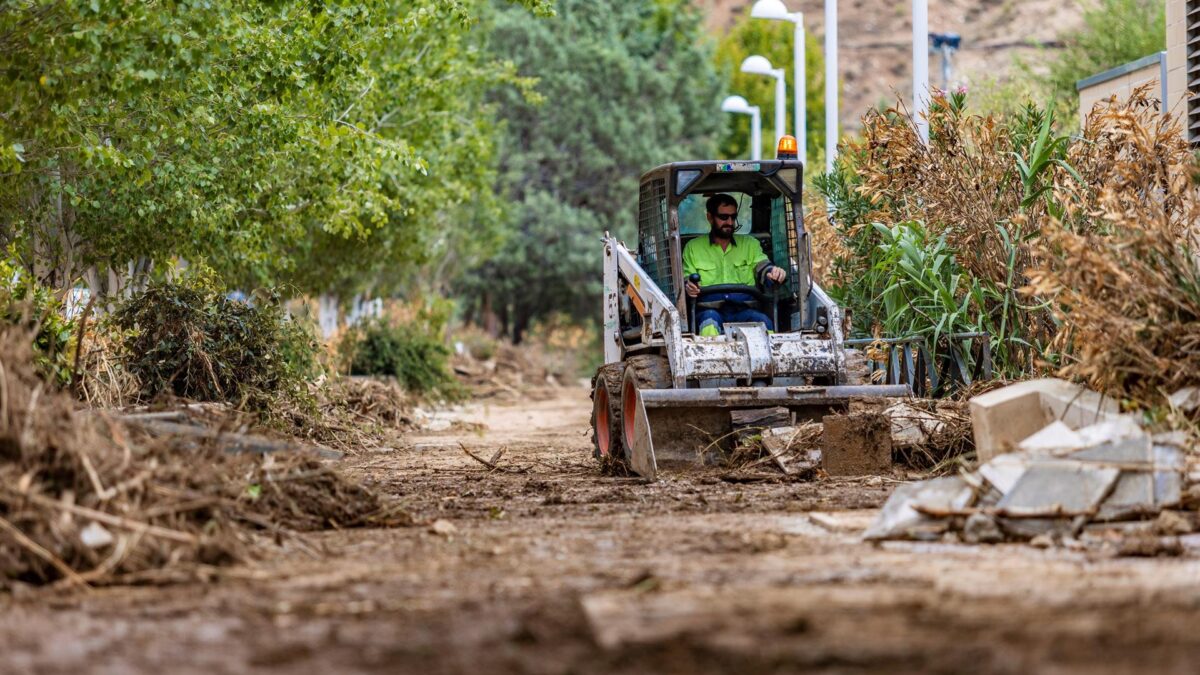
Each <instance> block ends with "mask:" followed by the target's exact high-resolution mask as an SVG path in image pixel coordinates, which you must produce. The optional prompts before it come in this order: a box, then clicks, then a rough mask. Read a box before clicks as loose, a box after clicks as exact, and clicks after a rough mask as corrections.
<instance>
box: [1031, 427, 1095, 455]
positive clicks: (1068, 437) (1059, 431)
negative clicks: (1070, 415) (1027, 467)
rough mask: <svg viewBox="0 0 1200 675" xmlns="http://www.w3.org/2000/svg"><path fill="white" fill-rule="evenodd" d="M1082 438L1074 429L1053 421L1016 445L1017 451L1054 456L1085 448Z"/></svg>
mask: <svg viewBox="0 0 1200 675" xmlns="http://www.w3.org/2000/svg"><path fill="white" fill-rule="evenodd" d="M1085 445H1086V444H1085V442H1084V440H1083V437H1081V436H1080V435H1079V434H1078V433H1076V432H1075V430H1074V429H1072V428H1071V427H1069V426H1067V425H1066V424H1064V423H1062V422H1061V421H1058V420H1055V421H1054V422H1051V423H1050V424H1049V425H1047V426H1045V427H1042V429H1041V430H1039V431H1037V432H1035V433H1034V434H1033V435H1032V436H1029V437H1028V438H1026V439H1025V440H1023V441H1021V442H1020V443H1018V444H1017V449H1018V450H1020V451H1021V452H1028V453H1030V454H1035V455H1036V454H1043V455H1044V454H1054V453H1059V452H1065V451H1070V450H1079V449H1081V448H1083V447H1084V446H1085Z"/></svg>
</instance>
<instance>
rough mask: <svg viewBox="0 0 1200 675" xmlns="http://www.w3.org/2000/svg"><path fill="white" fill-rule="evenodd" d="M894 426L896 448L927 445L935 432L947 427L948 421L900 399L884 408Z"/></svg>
mask: <svg viewBox="0 0 1200 675" xmlns="http://www.w3.org/2000/svg"><path fill="white" fill-rule="evenodd" d="M883 415H884V416H885V417H887V418H888V421H889V422H890V423H891V427H892V446H893V447H894V448H906V447H917V446H921V445H925V444H926V443H928V442H929V439H930V438H932V437H933V436H934V435H935V434H938V433H941V431H942V430H943V429H945V428H946V423H945V422H943V421H942V420H941V419H939V418H938V417H937V416H936V415H934V414H932V413H930V412H927V411H925V410H920V409H919V408H915V407H913V406H912V405H910V404H908V403H906V402H904V401H898V402H896V403H893V404H892V405H889V406H888V407H887V408H885V409H884V410H883Z"/></svg>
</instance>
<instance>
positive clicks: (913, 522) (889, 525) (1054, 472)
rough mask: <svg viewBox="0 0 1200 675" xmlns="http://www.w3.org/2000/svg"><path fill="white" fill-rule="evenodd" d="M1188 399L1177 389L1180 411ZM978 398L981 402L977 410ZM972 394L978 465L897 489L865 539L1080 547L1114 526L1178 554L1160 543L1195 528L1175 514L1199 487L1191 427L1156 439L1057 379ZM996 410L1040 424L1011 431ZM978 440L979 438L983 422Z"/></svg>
mask: <svg viewBox="0 0 1200 675" xmlns="http://www.w3.org/2000/svg"><path fill="white" fill-rule="evenodd" d="M1007 389H1017V391H1016V392H1008V391H1006V390H1007ZM1194 395H1195V393H1194V392H1191V393H1188V395H1187V396H1179V397H1178V398H1179V404H1178V405H1179V407H1182V405H1183V404H1185V402H1187V401H1189V400H1190V398H1191V397H1192V396H1194ZM979 398H987V399H988V400H985V401H984V402H983V405H977V400H976V399H979ZM976 399H973V400H972V401H971V409H972V416H973V422H977V421H980V420H982V423H983V424H984V425H985V426H986V429H985V430H984V432H985V433H984V434H983V436H984V438H983V440H984V442H985V443H987V444H989V445H988V448H989V450H990V451H989V452H988V453H981V464H980V465H979V467H978V468H977V469H975V470H974V471H969V472H967V471H963V472H962V473H961V474H960V475H957V476H949V477H939V478H933V479H930V480H926V481H921V482H918V483H910V484H906V485H902V486H901V487H899V488H897V489H896V491H895V492H894V493H893V494H892V496H891V497H890V498H889V499H888V501H887V503H886V504H885V505H884V507H883V510H882V511H881V512H880V514H879V516H878V518H877V519H876V521H875V523H874V524H873V525H872V526H871V527H870V528H869V529H868V530H867V531H866V532H865V533H864V535H863V536H864V538H865V539H867V540H883V539H911V540H942V539H947V538H951V539H958V540H961V541H963V542H966V543H972V544H975V543H979V544H982V543H998V542H1001V541H1014V540H1016V541H1028V542H1030V543H1034V544H1039V545H1046V544H1047V542H1061V543H1065V544H1068V545H1079V546H1086V542H1087V541H1093V542H1094V541H1101V540H1104V539H1105V538H1106V537H1108V536H1109V535H1111V534H1113V533H1114V532H1116V533H1124V534H1125V535H1127V536H1128V535H1131V534H1133V533H1136V534H1137V536H1139V537H1141V538H1142V539H1146V538H1147V537H1148V539H1146V541H1151V540H1153V541H1152V542H1151V544H1149V545H1148V544H1146V542H1140V543H1138V544H1137V545H1136V546H1132V547H1129V546H1126V548H1128V549H1129V550H1128V551H1127V552H1126V553H1125V554H1128V555H1145V554H1155V553H1153V551H1156V550H1157V551H1159V552H1160V553H1162V554H1168V555H1171V554H1177V550H1181V549H1180V544H1179V542H1178V541H1173V540H1172V541H1167V540H1171V539H1172V538H1173V537H1174V538H1178V537H1180V536H1181V535H1187V534H1188V533H1190V532H1192V531H1193V529H1194V528H1193V524H1194V523H1193V520H1192V518H1191V517H1190V514H1183V513H1180V512H1178V511H1171V510H1170V509H1176V508H1180V507H1181V506H1182V505H1183V504H1184V502H1185V500H1186V499H1187V497H1188V495H1189V494H1196V493H1200V465H1197V466H1190V459H1191V458H1190V457H1189V454H1188V451H1189V449H1190V448H1191V444H1192V441H1191V439H1189V437H1188V435H1187V434H1185V433H1181V432H1170V433H1165V434H1157V435H1151V434H1150V433H1149V432H1148V431H1147V430H1146V429H1145V428H1143V426H1142V425H1141V424H1140V423H1139V421H1138V418H1137V417H1135V416H1133V415H1127V414H1120V413H1118V412H1116V411H1115V410H1114V409H1113V408H1111V407H1110V406H1108V405H1107V403H1106V402H1105V401H1104V400H1102V399H1101V398H1099V396H1098V395H1096V394H1094V392H1088V391H1086V390H1080V389H1079V388H1077V387H1076V386H1075V385H1070V384H1069V383H1065V382H1061V381H1058V380H1037V381H1033V382H1023V383H1020V384H1017V385H1013V386H1011V387H1006V388H1003V389H1000V390H996V391H993V392H989V393H988V394H984V395H983V396H981V397H976ZM1071 399H1073V400H1074V401H1076V403H1072V402H1071ZM989 401H990V402H989ZM1076 405H1081V406H1084V407H1085V409H1083V410H1077V409H1075V407H1074V406H1076ZM998 409H1009V412H1014V411H1017V410H1018V409H1020V410H1024V411H1025V412H1026V413H1028V414H1031V415H1035V416H1039V415H1040V416H1041V417H1039V418H1038V419H1039V420H1040V421H1041V422H1042V423H1043V424H1042V426H1041V427H1038V428H1034V427H1033V426H1032V425H1030V424H1028V422H1029V420H1028V419H1026V420H1025V421H1024V422H1022V424H1023V425H1024V427H1023V428H1024V433H1025V435H1024V436H1023V437H1018V435H1016V434H1014V433H1012V430H1011V429H1008V428H1005V427H1003V426H1002V425H1001V424H999V418H998V417H996V415H995V411H996V410H998ZM977 411H978V412H980V415H978V416H977V415H976V412H977ZM1011 426H1012V427H1013V428H1016V427H1020V426H1021V425H1017V424H1014V425H1011ZM975 435H976V439H977V441H978V440H979V439H980V438H981V434H980V428H979V427H976V428H975ZM989 435H990V436H989ZM1001 437H1002V438H1001ZM1155 542H1157V543H1155ZM1156 546H1157V547H1158V548H1155V547H1156ZM1147 550H1149V551H1151V553H1146V551H1147Z"/></svg>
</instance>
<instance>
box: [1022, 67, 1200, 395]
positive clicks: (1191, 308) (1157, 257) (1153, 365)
mask: <svg viewBox="0 0 1200 675" xmlns="http://www.w3.org/2000/svg"><path fill="white" fill-rule="evenodd" d="M1072 161H1075V162H1077V163H1078V165H1079V166H1080V167H1082V169H1083V170H1081V172H1080V173H1081V174H1082V175H1084V176H1085V177H1086V183H1085V186H1082V187H1079V186H1073V185H1069V184H1066V185H1060V186H1059V191H1060V193H1062V195H1063V196H1062V198H1061V199H1062V201H1064V203H1071V204H1073V205H1074V207H1073V210H1072V211H1071V212H1070V215H1069V216H1068V220H1067V221H1066V222H1060V221H1054V220H1050V219H1048V220H1047V222H1046V223H1045V224H1044V226H1043V228H1042V237H1041V241H1040V243H1039V246H1040V248H1041V250H1042V252H1043V253H1042V255H1041V256H1040V258H1041V264H1040V265H1039V267H1038V268H1037V269H1036V270H1035V271H1034V272H1033V273H1032V274H1031V280H1032V283H1031V284H1030V285H1029V286H1028V288H1026V289H1025V292H1026V293H1028V294H1029V295H1032V296H1037V297H1042V298H1049V299H1052V300H1053V301H1054V303H1055V306H1056V308H1057V309H1056V316H1057V318H1058V319H1059V320H1060V321H1061V322H1062V323H1063V327H1064V330H1063V331H1062V332H1061V333H1060V335H1059V336H1058V339H1057V341H1056V347H1057V348H1058V350H1059V351H1060V352H1061V353H1062V358H1063V364H1062V367H1061V370H1060V373H1061V374H1062V375H1063V376H1064V377H1070V378H1079V379H1083V380H1086V381H1087V382H1088V383H1089V384H1090V385H1091V386H1093V387H1095V388H1096V389H1098V390H1100V391H1103V392H1106V393H1110V394H1112V395H1114V396H1117V397H1122V398H1128V399H1130V400H1132V401H1133V402H1136V403H1138V404H1142V405H1159V404H1161V403H1162V402H1163V398H1164V396H1166V395H1169V394H1170V393H1172V392H1173V391H1175V390H1176V389H1178V388H1180V387H1183V386H1187V385H1196V384H1200V331H1197V326H1200V265H1198V261H1197V258H1196V252H1197V247H1196V244H1197V237H1196V234H1197V231H1196V227H1197V224H1198V223H1200V195H1198V193H1197V186H1196V185H1195V183H1194V181H1193V179H1192V170H1193V167H1194V159H1193V156H1192V152H1191V149H1190V147H1189V145H1188V142H1187V140H1186V138H1185V137H1184V135H1183V132H1182V129H1181V128H1180V126H1179V124H1178V121H1177V120H1175V119H1173V118H1170V117H1166V116H1162V115H1160V114H1159V113H1158V111H1157V109H1156V107H1155V105H1154V102H1153V100H1152V99H1149V97H1148V96H1147V91H1146V90H1145V89H1140V90H1138V91H1137V92H1136V93H1135V94H1134V96H1133V97H1132V99H1131V100H1130V101H1129V102H1128V103H1127V104H1117V103H1116V102H1114V101H1109V102H1106V103H1103V104H1101V105H1099V106H1097V108H1096V109H1094V110H1093V111H1092V113H1091V114H1090V115H1089V116H1088V120H1087V124H1086V125H1085V127H1084V134H1083V141H1082V142H1080V143H1077V144H1076V145H1075V146H1074V147H1073V149H1072Z"/></svg>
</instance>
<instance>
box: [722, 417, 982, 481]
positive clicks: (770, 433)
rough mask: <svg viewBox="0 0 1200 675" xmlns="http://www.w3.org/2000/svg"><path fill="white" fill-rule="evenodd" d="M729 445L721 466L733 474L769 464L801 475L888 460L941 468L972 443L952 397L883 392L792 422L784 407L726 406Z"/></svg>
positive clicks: (885, 465) (868, 468)
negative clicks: (885, 396) (883, 396)
mask: <svg viewBox="0 0 1200 675" xmlns="http://www.w3.org/2000/svg"><path fill="white" fill-rule="evenodd" d="M731 416H732V426H733V429H734V437H735V441H736V443H735V445H734V449H733V451H732V452H731V453H730V456H729V457H727V458H726V462H725V463H726V465H727V466H729V467H731V468H732V469H733V470H734V471H735V472H736V473H737V475H741V474H742V473H744V472H745V471H746V470H748V469H752V468H755V467H758V466H764V465H765V466H774V467H775V468H776V469H778V470H779V471H782V472H783V473H784V474H785V475H788V476H792V477H796V478H801V479H808V478H812V477H813V476H814V475H816V473H815V472H816V470H817V469H820V470H821V471H823V472H824V473H825V474H828V475H842V476H861V475H868V474H874V473H880V472H888V471H890V470H891V468H892V466H893V465H899V466H902V467H907V468H911V469H916V470H920V471H931V470H932V471H940V470H948V468H949V467H950V466H952V464H953V462H954V461H955V460H957V459H958V458H959V457H962V456H964V455H968V454H969V453H970V452H971V451H972V450H973V449H974V441H973V439H972V436H971V420H970V415H969V413H968V412H967V407H966V404H965V403H963V402H960V401H935V400H919V399H890V400H882V401H878V400H873V399H872V400H868V399H864V400H862V401H855V402H854V403H853V404H852V406H851V409H850V411H849V413H848V414H844V415H829V416H827V417H825V418H823V419H822V421H820V422H811V421H808V422H803V421H802V422H799V423H797V422H795V421H794V420H792V419H791V416H790V413H789V412H788V410H787V408H765V409H750V410H736V411H733V412H732V413H731Z"/></svg>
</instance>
